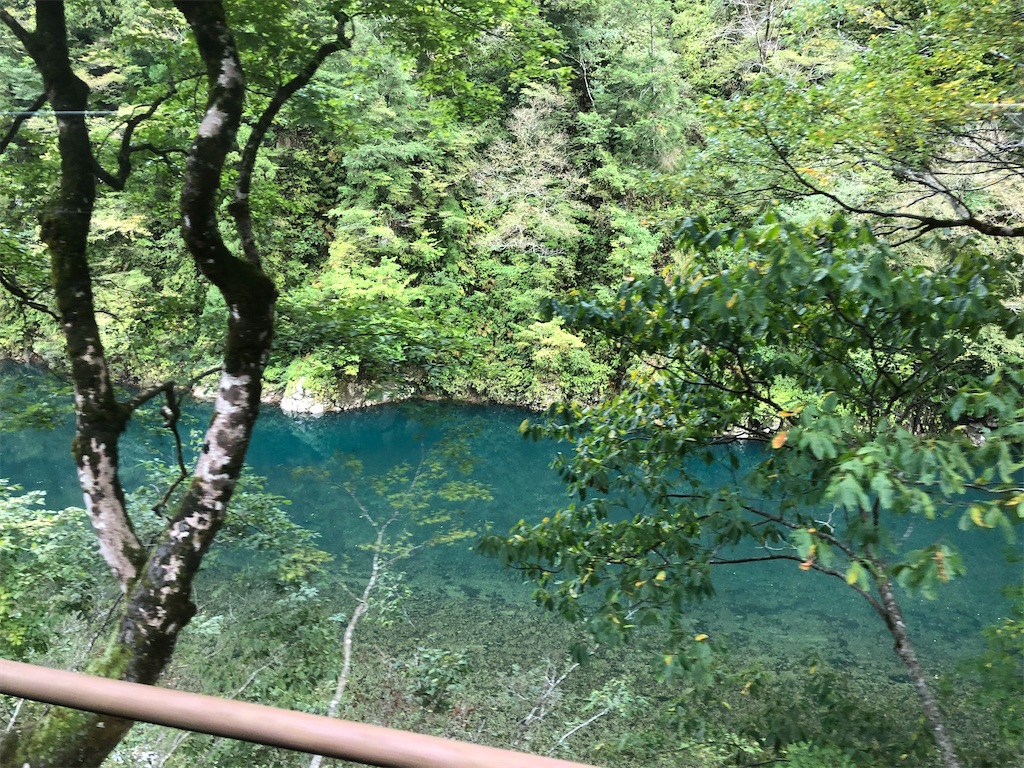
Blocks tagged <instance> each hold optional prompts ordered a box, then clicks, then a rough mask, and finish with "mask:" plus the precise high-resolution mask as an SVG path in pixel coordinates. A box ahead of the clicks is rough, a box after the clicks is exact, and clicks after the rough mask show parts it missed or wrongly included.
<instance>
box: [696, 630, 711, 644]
mask: <svg viewBox="0 0 1024 768" xmlns="http://www.w3.org/2000/svg"><path fill="white" fill-rule="evenodd" d="M693 639H694V640H696V641H697V642H698V643H701V642H704V641H705V640H707V639H708V636H707V635H705V634H704V633H703V632H701V633H700V634H699V635H696V636H695V637H694V638H693Z"/></svg>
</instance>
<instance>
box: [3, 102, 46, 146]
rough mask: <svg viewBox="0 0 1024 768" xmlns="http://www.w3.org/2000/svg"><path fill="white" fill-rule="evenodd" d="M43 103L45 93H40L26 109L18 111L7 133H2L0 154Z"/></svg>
mask: <svg viewBox="0 0 1024 768" xmlns="http://www.w3.org/2000/svg"><path fill="white" fill-rule="evenodd" d="M45 103H46V94H45V93H41V94H39V95H38V96H36V98H35V101H33V102H32V103H31V104H29V106H28V108H27V109H25V110H24V111H22V112H18V113H17V114H16V115H15V116H14V120H13V121H12V122H11V126H10V128H8V129H7V133H5V134H4V135H3V138H0V155H2V154H3V153H4V152H5V151H6V150H7V147H8V146H9V145H10V143H11V142H12V141H14V137H15V136H17V135H18V131H19V130H20V129H21V126H22V124H23V123H24V122H25V121H26V120H28V119H29V118H30V117H32V116H33V115H34V114H36V112H38V111H39V110H40V108H42V106H43V104H45Z"/></svg>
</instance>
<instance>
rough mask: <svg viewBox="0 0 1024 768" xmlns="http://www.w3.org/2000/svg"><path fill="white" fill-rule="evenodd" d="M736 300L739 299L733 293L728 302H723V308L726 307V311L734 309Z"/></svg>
mask: <svg viewBox="0 0 1024 768" xmlns="http://www.w3.org/2000/svg"><path fill="white" fill-rule="evenodd" d="M738 298H739V296H738V295H737V294H735V293H734V294H733V295H732V298H730V299H729V300H728V301H727V302H725V306H726V307H727V308H728V309H732V308H733V307H735V306H736V301H737V299H738Z"/></svg>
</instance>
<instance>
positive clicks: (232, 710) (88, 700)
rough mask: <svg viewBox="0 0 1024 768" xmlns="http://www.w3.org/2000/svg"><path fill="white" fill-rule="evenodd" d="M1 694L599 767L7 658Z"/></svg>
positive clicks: (450, 761) (472, 758) (169, 720)
mask: <svg viewBox="0 0 1024 768" xmlns="http://www.w3.org/2000/svg"><path fill="white" fill-rule="evenodd" d="M0 693H5V694H8V695H9V696H18V697H21V698H25V699H33V700H34V701H44V702H47V703H50V704H59V705H61V706H65V707H73V708H74V709H84V710H87V711H90V712H99V713H101V714H105V715H114V716H116V717H123V718H126V719H129V720H141V721H144V722H147V723H155V724H157V725H167V726H170V727H172V728H181V729H184V730H189V731H198V732H199V733H209V734H212V735H214V736H227V737H228V738H232V739H241V740H242V741H249V742H253V743H255V744H266V745H267V746H271V747H283V748H285V749H294V750H298V751H300V752H308V753H310V754H315V755H323V756H324V757H337V758H342V759H346V760H354V761H356V762H358V763H363V764H365V765H379V766H393V767H394V768H593V766H587V765H583V764H582V763H572V762H569V761H566V760H556V759H554V758H550V757H537V756H535V755H527V754H524V753H522V752H511V751H509V750H505V749H496V748H494V747H484V746H480V745H478V744H467V743H465V742H460V741H453V740H451V739H442V738H438V737H437V736H424V735H422V734H419V733H409V732H408V731H399V730H395V729H393V728H382V727H380V726H377V725H366V724H364V723H353V722H351V721H348V720H335V719H332V718H329V717H323V716H322V715H310V714H307V713H305V712H294V711H291V710H287V709H277V708H275V707H267V706H264V705H263V704H252V703H250V702H245V701H233V700H230V699H219V698H217V697H216V696H205V695H203V694H199V693H187V692H185V691H173V690H170V689H168V688H158V687H156V686H153V685H140V684H138V683H126V682H124V681H121V680H109V679H107V678H105V677H96V676H94V675H85V674H82V673H80V672H65V671H64V670H59V669H50V668H48V667H39V666H36V665H33V664H23V663H21V662H17V661H8V660H6V659H0Z"/></svg>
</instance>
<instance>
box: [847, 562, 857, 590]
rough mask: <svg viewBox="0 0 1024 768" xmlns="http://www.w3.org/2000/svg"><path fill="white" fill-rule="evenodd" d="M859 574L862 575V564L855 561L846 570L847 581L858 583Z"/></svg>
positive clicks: (852, 583)
mask: <svg viewBox="0 0 1024 768" xmlns="http://www.w3.org/2000/svg"><path fill="white" fill-rule="evenodd" d="M858 576H860V565H858V564H857V563H854V564H853V565H851V566H850V567H849V568H848V569H847V570H846V583H847V584H849V585H850V586H853V585H854V584H856V583H857V577H858Z"/></svg>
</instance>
